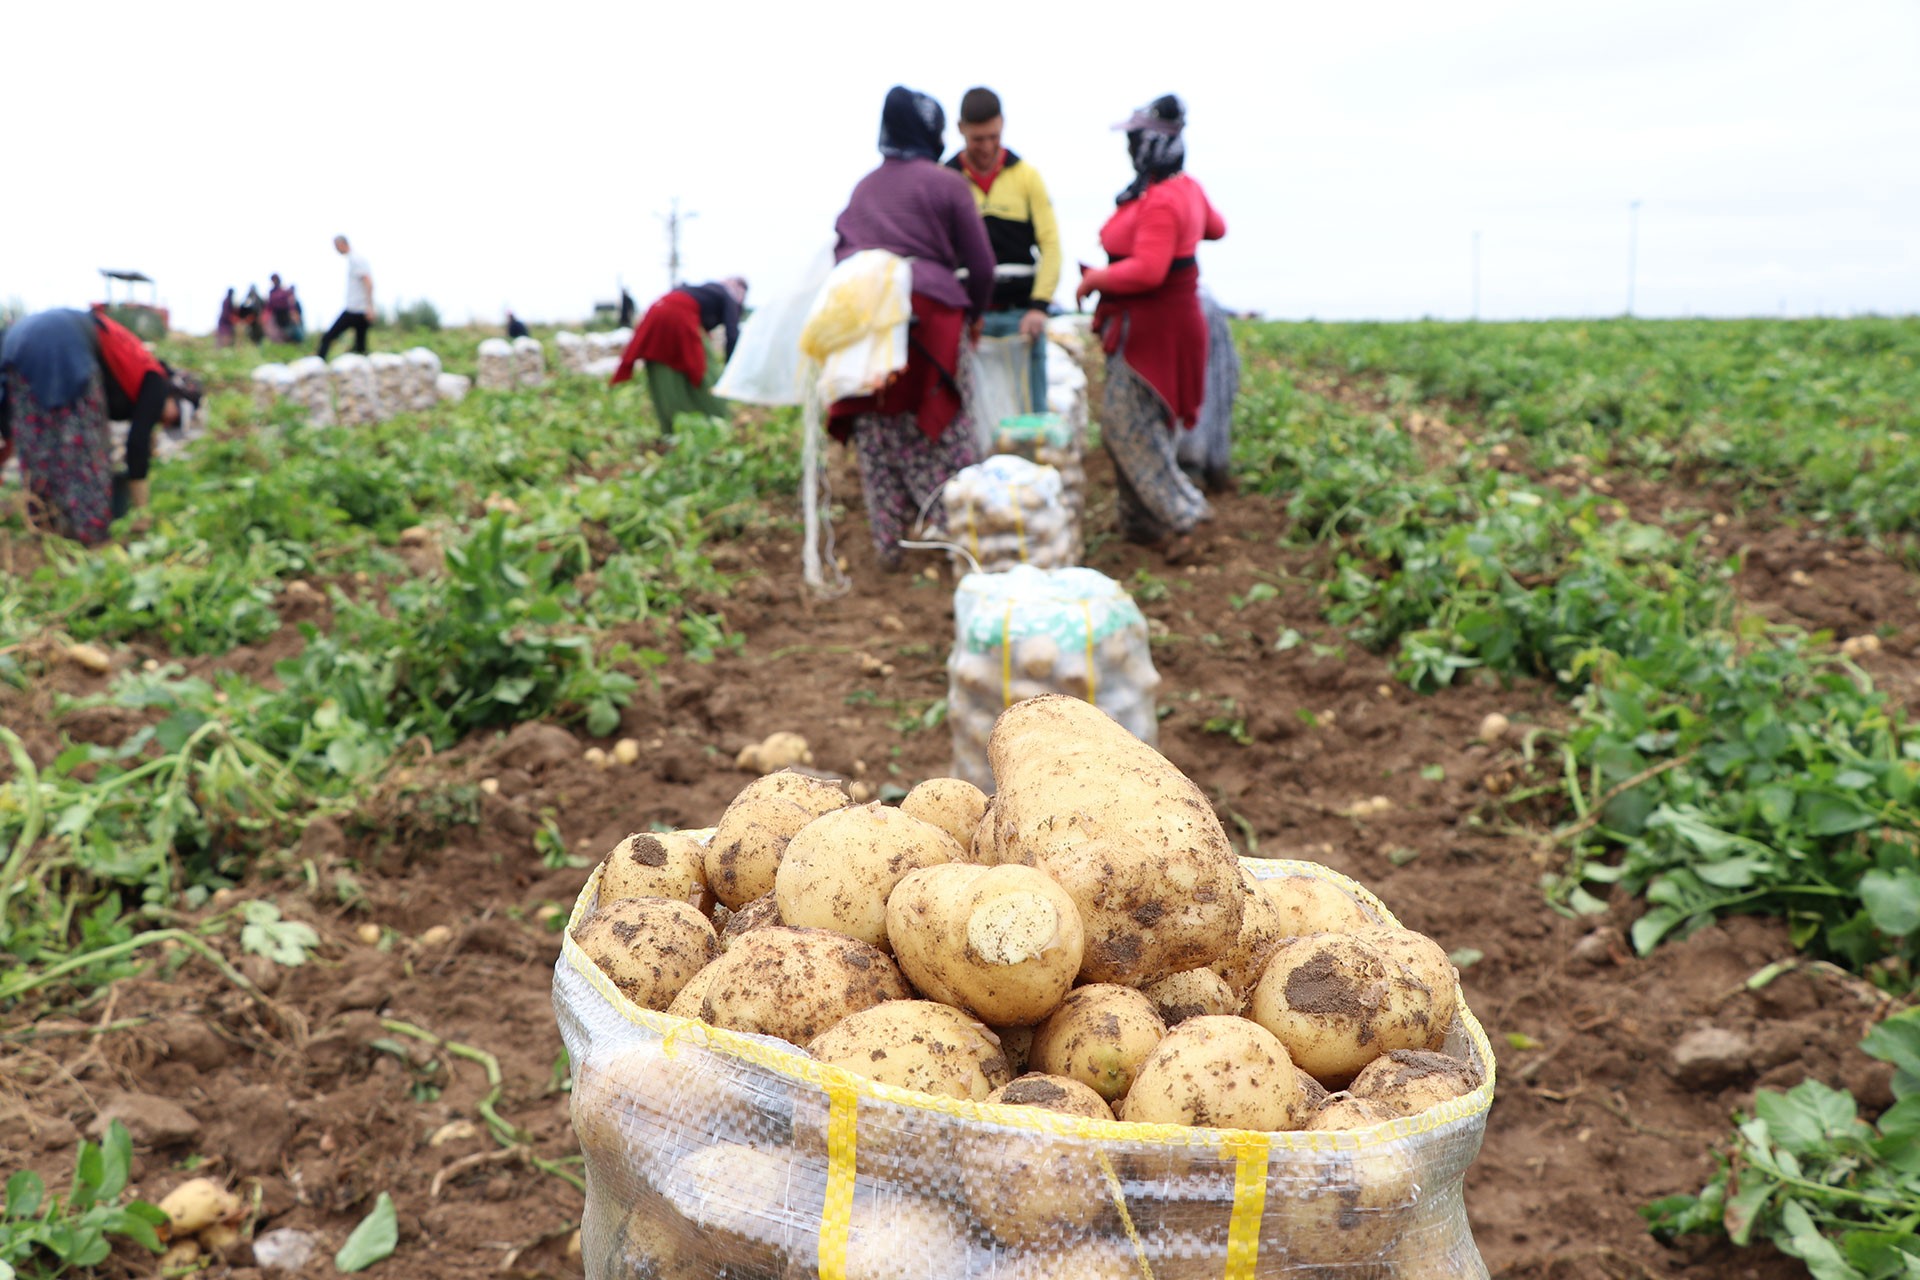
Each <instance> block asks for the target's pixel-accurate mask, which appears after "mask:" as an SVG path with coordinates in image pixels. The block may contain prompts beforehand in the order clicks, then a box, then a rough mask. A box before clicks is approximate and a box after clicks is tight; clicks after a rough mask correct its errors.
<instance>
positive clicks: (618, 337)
mask: <svg viewBox="0 0 1920 1280" xmlns="http://www.w3.org/2000/svg"><path fill="white" fill-rule="evenodd" d="M632 340H633V330H632V329H603V330H599V331H597V332H594V333H589V334H588V335H587V350H588V351H589V352H590V353H591V358H592V359H594V360H604V359H606V358H607V357H608V356H614V357H616V358H617V357H618V356H619V355H620V353H621V352H622V351H625V350H626V349H627V343H628V342H630V341H632Z"/></svg>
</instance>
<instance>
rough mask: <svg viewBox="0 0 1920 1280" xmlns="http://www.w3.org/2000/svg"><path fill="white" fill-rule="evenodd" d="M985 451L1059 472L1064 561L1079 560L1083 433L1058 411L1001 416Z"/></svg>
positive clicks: (1083, 541) (1081, 548)
mask: <svg viewBox="0 0 1920 1280" xmlns="http://www.w3.org/2000/svg"><path fill="white" fill-rule="evenodd" d="M987 451H988V452H989V453H992V454H1002V453H1004V454H1010V455H1012V456H1013V457H1016V458H1025V459H1027V461H1029V462H1034V463H1038V464H1039V465H1041V466H1043V467H1052V468H1053V469H1054V470H1055V471H1058V472H1059V473H1060V488H1061V496H1062V498H1063V500H1064V501H1065V502H1066V504H1067V513H1068V516H1069V518H1070V521H1071V526H1070V529H1069V536H1070V537H1071V539H1072V552H1073V554H1072V557H1071V558H1070V559H1069V560H1068V561H1067V563H1068V564H1079V563H1080V560H1081V558H1082V557H1083V556H1084V554H1085V551H1086V539H1085V536H1084V533H1083V530H1084V529H1085V527H1086V512H1087V464H1086V438H1085V433H1084V432H1076V431H1074V430H1073V427H1072V425H1071V424H1070V423H1069V422H1068V421H1067V420H1066V419H1065V418H1063V417H1061V416H1060V415H1059V414H1055V413H1029V414H1021V415H1020V416H1018V417H1013V418H1003V419H1001V421H1000V425H999V426H998V427H995V428H994V430H993V432H992V434H991V436H990V438H989V440H988V444H987ZM983 567H984V566H983Z"/></svg>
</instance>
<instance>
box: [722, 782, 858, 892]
mask: <svg viewBox="0 0 1920 1280" xmlns="http://www.w3.org/2000/svg"><path fill="white" fill-rule="evenodd" d="M846 804H847V793H846V792H844V791H842V790H841V789H840V788H839V787H837V786H835V785H834V784H833V783H831V782H825V781H822V780H821V779H819V778H815V777H811V776H809V775H807V774H804V773H795V772H793V771H792V770H790V769H787V770H782V771H781V772H779V773H770V774H768V775H766V776H765V777H763V778H761V779H759V780H758V781H756V782H750V783H748V784H747V786H746V788H745V789H744V790H743V791H741V792H740V794H739V795H737V796H735V797H734V798H733V803H732V804H730V805H728V806H727V809H726V812H725V813H723V814H721V815H720V822H719V825H718V826H716V827H715V828H714V832H713V839H712V840H711V841H709V842H708V844H707V851H706V871H707V884H708V885H709V886H710V887H711V888H712V890H713V894H714V896H715V897H716V898H718V899H720V901H721V902H724V903H725V904H726V905H727V906H728V907H730V908H732V909H733V910H736V911H737V910H739V909H740V908H741V907H744V906H746V905H747V903H749V902H752V901H753V900H754V899H755V898H758V897H760V896H761V895H762V894H766V893H771V892H773V877H774V873H775V872H776V871H777V870H778V869H779V867H780V858H781V855H783V854H784V853H785V852H786V850H787V842H788V841H789V840H791V839H793V837H794V836H796V835H798V834H800V830H801V828H803V827H805V826H806V825H807V824H808V823H809V822H812V821H813V820H814V819H815V818H818V817H820V816H821V815H822V814H827V813H832V812H833V811H834V810H835V809H840V808H844V807H845V806H846Z"/></svg>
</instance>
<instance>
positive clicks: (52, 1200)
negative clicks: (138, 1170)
mask: <svg viewBox="0 0 1920 1280" xmlns="http://www.w3.org/2000/svg"><path fill="white" fill-rule="evenodd" d="M132 1161H133V1141H132V1139H131V1138H130V1137H129V1136H128V1134H127V1130H126V1127H125V1126H124V1125H122V1124H121V1123H120V1122H119V1121H118V1120H115V1121H113V1122H112V1123H111V1124H110V1125H108V1126H107V1133H106V1137H105V1138H104V1139H103V1140H102V1141H101V1142H100V1144H99V1145H95V1144H94V1143H91V1142H84V1141H83V1142H82V1143H81V1144H80V1151H79V1154H78V1156H77V1158H76V1159H75V1161H74V1170H73V1186H72V1189H71V1190H70V1191H68V1193H67V1194H66V1196H65V1197H61V1196H58V1195H48V1194H47V1188H46V1184H45V1183H44V1182H42V1181H41V1179H40V1175H39V1174H37V1173H34V1172H33V1171H32V1170H30V1169H21V1170H18V1171H17V1172H15V1173H14V1174H13V1175H12V1176H11V1177H9V1178H8V1179H7V1185H6V1202H5V1207H4V1210H0V1277H11V1276H13V1275H15V1274H18V1275H20V1276H22V1277H25V1278H26V1280H52V1278H53V1277H55V1276H61V1275H66V1274H67V1273H68V1272H69V1271H74V1270H86V1269H88V1268H91V1267H96V1266H98V1265H99V1264H100V1263H102V1262H104V1261H106V1259H107V1255H108V1254H109V1253H111V1252H112V1251H113V1243H114V1240H115V1239H116V1238H119V1239H125V1240H130V1241H132V1242H133V1243H134V1244H137V1245H139V1246H140V1247H141V1248H144V1249H149V1250H151V1251H152V1252H154V1253H160V1252H162V1250H163V1248H164V1246H162V1245H161V1243H160V1237H159V1235H158V1234H157V1233H156V1231H155V1228H157V1227H159V1226H161V1225H162V1224H164V1223H165V1222H166V1220H167V1215H166V1214H164V1213H162V1212H161V1211H160V1209H159V1208H158V1207H156V1206H154V1205H151V1204H148V1203H147V1202H146V1201H144V1200H130V1201H128V1202H126V1203H124V1204H122V1203H121V1201H120V1193H121V1192H122V1191H124V1190H125V1189H126V1186H127V1178H128V1175H129V1173H130V1172H131V1167H132Z"/></svg>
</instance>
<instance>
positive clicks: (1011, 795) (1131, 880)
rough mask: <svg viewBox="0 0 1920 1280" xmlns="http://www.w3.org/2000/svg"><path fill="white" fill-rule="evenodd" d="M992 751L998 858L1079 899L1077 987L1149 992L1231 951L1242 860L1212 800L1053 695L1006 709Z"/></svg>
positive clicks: (1093, 712) (1241, 892)
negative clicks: (1081, 945)
mask: <svg viewBox="0 0 1920 1280" xmlns="http://www.w3.org/2000/svg"><path fill="white" fill-rule="evenodd" d="M988 754H989V757H990V759H991V761H992V764H993V776H994V780H995V782H996V783H997V784H998V790H997V792H996V793H995V795H994V802H993V821H994V839H995V845H996V851H995V858H996V860H997V861H999V862H1015V863H1020V864H1022V865H1025V866H1033V867H1038V868H1039V869H1040V870H1042V871H1044V872H1046V873H1047V874H1048V875H1050V876H1052V877H1053V878H1054V879H1055V880H1057V881H1059V883H1060V886H1061V887H1062V888H1063V889H1065V890H1066V891H1067V893H1068V895H1069V896H1071V897H1072V898H1073V901H1074V904H1075V905H1076V906H1078V907H1079V908H1080V919H1081V923H1082V925H1083V926H1084V927H1085V929H1086V934H1087V945H1086V958H1085V959H1084V960H1083V961H1082V963H1081V968H1080V977H1081V979H1082V980H1083V981H1086V982H1090V983H1120V984H1123V985H1126V986H1134V987H1143V986H1147V985H1150V984H1152V983H1154V982H1157V981H1159V980H1160V979H1161V978H1164V977H1166V976H1167V975H1169V974H1173V973H1179V972H1180V971H1181V970H1183V969H1195V968H1200V967H1202V966H1205V965H1209V964H1212V963H1213V962H1214V961H1215V960H1218V959H1219V958H1220V957H1221V956H1223V955H1225V954H1227V952H1229V951H1230V950H1232V948H1233V945H1234V942H1235V940H1237V939H1238V937H1239V935H1240V923H1241V918H1242V912H1243V906H1244V901H1245V898H1246V889H1245V887H1244V886H1243V885H1242V883H1241V880H1240V864H1239V861H1238V859H1236V858H1235V857H1234V853H1233V846H1232V845H1230V844H1229V843H1228V842H1227V835H1226V832H1225V831H1223V830H1222V829H1221V827H1220V819H1219V818H1218V817H1217V816H1215V814H1214V812H1213V808H1212V806H1211V805H1209V804H1208V803H1207V799H1206V797H1205V796H1204V795H1202V794H1201V792H1200V789H1199V788H1198V787H1196V786H1195V785H1194V784H1193V783H1192V782H1191V781H1189V780H1188V779H1187V777H1186V776H1185V775H1184V774H1182V773H1181V772H1180V771H1179V770H1178V769H1176V768H1174V767H1173V765H1171V764H1169V763H1168V762H1167V760H1166V758H1165V757H1164V756H1162V755H1161V754H1160V753H1159V752H1157V751H1155V750H1154V749H1153V748H1152V747H1149V746H1147V745H1146V744H1145V743H1143V742H1141V741H1140V740H1139V739H1138V738H1135V737H1134V736H1133V735H1132V734H1130V733H1128V732H1127V731H1126V730H1125V729H1122V728H1121V727H1120V726H1119V725H1118V724H1117V723H1116V722H1115V721H1114V720H1113V719H1112V718H1111V717H1109V716H1108V715H1107V713H1106V712H1104V711H1102V710H1100V709H1099V708H1098V707H1095V706H1093V705H1092V704H1091V703H1087V702H1082V701H1080V700H1079V699H1078V698H1069V697H1066V696H1063V695H1059V694H1050V695H1047V696H1045V697H1039V698H1033V699H1030V700H1028V701H1026V702H1020V703H1016V704H1014V705H1013V706H1012V707H1009V708H1008V709H1007V710H1006V711H1005V712H1004V713H1002V715H1001V716H1000V719H999V720H998V722H996V723H995V725H994V729H993V737H992V739H991V741H990V743H989V747H988Z"/></svg>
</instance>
